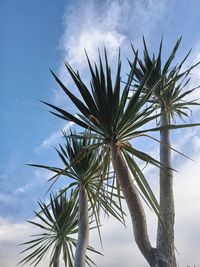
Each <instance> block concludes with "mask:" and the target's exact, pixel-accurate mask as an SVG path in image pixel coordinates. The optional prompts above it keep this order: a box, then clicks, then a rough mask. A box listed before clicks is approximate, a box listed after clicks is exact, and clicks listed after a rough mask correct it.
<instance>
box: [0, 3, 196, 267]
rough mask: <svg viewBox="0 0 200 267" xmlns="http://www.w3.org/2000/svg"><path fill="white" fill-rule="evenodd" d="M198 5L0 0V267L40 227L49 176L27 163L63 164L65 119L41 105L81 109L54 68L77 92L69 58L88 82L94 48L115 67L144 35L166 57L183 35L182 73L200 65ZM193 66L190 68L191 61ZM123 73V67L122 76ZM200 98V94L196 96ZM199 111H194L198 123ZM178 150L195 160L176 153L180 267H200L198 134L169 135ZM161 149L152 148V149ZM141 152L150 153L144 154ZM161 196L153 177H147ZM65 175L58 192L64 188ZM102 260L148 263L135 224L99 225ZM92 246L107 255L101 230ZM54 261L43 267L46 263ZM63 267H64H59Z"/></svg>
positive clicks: (152, 221)
mask: <svg viewBox="0 0 200 267" xmlns="http://www.w3.org/2000/svg"><path fill="white" fill-rule="evenodd" d="M199 10H200V2H199V1H195V0H190V1H189V0H177V1H172V0H168V1H166V0H162V1H161V0H137V1H136V0H124V1H122V0H121V1H120V0H102V1H100V0H99V1H95V0H90V1H87V0H85V1H83V0H82V1H81V0H74V1H73V0H72V1H68V0H57V1H53V0H42V1H39V0H35V1H30V0H18V1H16V0H0V32H1V41H0V73H1V74H0V90H1V98H0V128H1V139H0V140H1V142H0V151H1V153H0V266H4V267H14V266H16V264H17V262H18V261H19V259H21V257H20V256H19V255H18V253H19V251H20V249H21V248H20V247H19V246H18V244H19V243H21V242H23V241H26V240H28V237H29V235H31V234H33V233H34V231H35V229H34V228H33V227H32V226H31V225H29V224H28V223H27V222H26V220H29V219H33V216H34V215H33V210H35V209H37V201H38V200H39V199H41V200H47V199H48V195H47V194H46V192H47V190H48V188H49V186H50V184H49V183H48V182H47V180H48V178H49V177H50V174H49V173H48V172H45V171H42V170H40V169H35V168H31V167H29V166H27V165H26V164H27V163H37V164H46V165H55V166H57V165H59V164H60V163H59V161H58V159H57V157H56V153H55V150H54V146H57V145H58V143H59V142H60V140H61V135H62V134H61V129H63V128H64V129H66V131H67V129H68V128H69V125H68V124H66V122H64V121H61V120H59V119H57V118H56V117H53V116H52V115H51V114H50V113H49V112H48V108H47V107H45V106H44V105H43V104H42V103H41V102H40V101H39V100H44V101H47V102H50V103H53V104H56V105H59V106H61V107H64V108H65V109H67V110H68V111H70V112H72V113H73V112H74V113H75V112H76V110H75V109H74V107H73V105H72V104H71V103H70V101H69V100H68V99H67V98H66V97H65V96H64V94H63V93H62V92H61V90H59V88H58V86H57V85H56V84H55V81H54V80H53V78H52V76H51V74H50V71H49V68H51V69H53V70H54V71H55V72H56V73H57V74H58V75H59V77H61V79H62V80H63V81H65V83H66V84H67V85H68V87H70V90H72V92H74V93H77V91H76V88H75V87H74V86H73V84H72V82H71V81H70V80H69V76H67V73H66V71H65V69H64V67H63V65H64V64H63V62H64V61H68V62H69V63H70V64H72V66H73V67H74V68H75V69H79V71H80V73H81V74H82V76H83V77H84V79H85V80H86V82H87V79H88V76H87V73H88V69H87V65H86V59H85V56H84V49H86V50H87V52H88V54H89V56H90V58H91V59H92V60H94V61H95V60H96V59H97V54H98V52H97V50H98V48H100V49H102V47H103V46H106V48H107V51H108V55H109V60H110V62H111V65H112V66H113V68H114V67H115V63H116V58H117V55H118V49H119V47H121V54H122V61H123V64H124V65H125V66H126V62H127V61H126V59H127V57H131V56H132V52H131V47H130V43H132V44H133V45H134V46H135V47H137V48H138V49H139V51H142V36H143V35H144V36H145V38H146V40H147V43H148V47H149V49H150V51H152V53H153V52H156V51H157V49H158V46H159V42H160V39H161V37H162V36H163V39H164V48H163V52H164V57H165V56H167V55H168V54H169V52H170V51H171V50H172V47H173V45H174V44H175V41H176V40H177V39H178V38H179V37H180V36H182V38H183V39H182V42H181V47H180V50H179V52H178V54H177V61H178V60H179V61H180V60H181V59H182V58H183V57H184V56H185V55H186V53H187V52H188V51H189V49H190V48H192V52H191V54H190V57H189V59H188V61H187V63H186V67H187V66H189V65H190V64H193V63H195V62H197V61H198V60H200V32H199ZM187 64H188V65H187ZM125 69H126V68H125V67H124V71H125ZM198 85H200V70H199V68H198V67H197V68H196V69H195V70H193V73H192V79H191V82H190V84H189V87H188V88H189V89H190V88H192V87H195V86H198ZM199 96H200V94H199V92H198V90H197V91H196V92H195V93H194V95H193V96H192V98H198V97H199ZM199 115H200V109H199V108H198V107H196V108H195V109H194V111H193V120H194V121H195V122H199ZM172 146H173V147H174V148H176V149H178V150H179V151H181V152H183V153H185V154H187V155H188V156H189V157H191V158H192V159H194V160H195V161H194V162H193V161H191V160H188V159H186V158H183V157H182V156H180V155H177V154H173V164H174V166H175V167H176V169H177V173H175V174H174V192H175V205H176V224H175V231H176V241H175V244H176V247H177V250H178V252H179V253H178V254H177V262H178V264H179V266H181V267H182V266H185V267H186V266H187V265H190V266H194V264H195V266H196V267H198V266H200V258H199V249H200V229H199V225H200V177H199V173H200V129H194V128H193V129H191V130H178V131H176V132H174V133H173V139H172ZM150 148H151V151H148V152H151V153H155V154H156V153H157V147H156V144H154V146H153V147H152V146H151V145H150ZM144 150H145V148H144ZM148 177H149V182H150V184H151V185H152V186H153V187H154V189H155V192H156V190H157V187H156V185H157V182H158V181H157V178H158V177H157V171H153V172H152V171H151V172H149V173H148ZM66 182H67V181H66V179H64V178H61V180H60V181H58V183H57V184H56V185H55V186H54V187H53V190H54V191H56V190H57V189H59V188H60V187H62V186H64V185H65V184H66ZM146 213H147V219H148V227H149V233H150V238H151V240H152V243H154V244H155V233H156V217H155V215H154V214H152V213H151V212H150V211H149V210H148V209H146ZM102 236H103V241H104V249H103V254H104V257H99V256H98V257H97V256H93V259H94V260H95V262H96V263H97V265H98V266H101V267H106V266H110V267H114V266H115V267H121V266H126V267H131V266H137V267H147V266H148V265H147V264H146V262H145V260H144V259H143V257H142V256H141V254H140V252H139V250H138V249H137V247H136V245H135V242H134V241H133V235H132V229H131V223H130V218H129V217H128V218H127V228H126V229H124V228H123V226H121V225H120V224H119V223H117V222H115V221H114V220H113V219H112V218H110V219H109V220H106V221H105V224H104V226H103V228H102ZM90 240H91V244H92V245H94V246H95V247H97V248H98V249H101V247H100V245H99V242H98V241H97V233H95V232H94V231H93V232H92V233H91V238H90ZM47 262H48V259H46V261H44V262H42V263H41V265H40V266H41V267H44V266H47V265H46V264H47ZM61 266H62V265H61Z"/></svg>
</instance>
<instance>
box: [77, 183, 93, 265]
mask: <svg viewBox="0 0 200 267" xmlns="http://www.w3.org/2000/svg"><path fill="white" fill-rule="evenodd" d="M78 212H79V217H78V242H77V247H76V253H75V265H74V266H75V267H85V256H86V250H87V247H88V242H89V219H88V196H87V191H86V189H85V186H84V185H83V184H81V185H80V189H79V210H78Z"/></svg>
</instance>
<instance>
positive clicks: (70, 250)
mask: <svg viewBox="0 0 200 267" xmlns="http://www.w3.org/2000/svg"><path fill="white" fill-rule="evenodd" d="M38 204H39V207H40V211H39V212H35V220H32V221H28V222H29V223H31V224H32V225H34V226H36V227H37V228H39V229H40V230H41V231H42V233H39V234H36V235H33V236H31V237H32V239H31V240H30V241H27V242H24V243H22V244H21V245H23V246H26V247H27V248H26V249H24V250H23V251H22V252H21V253H26V254H27V253H28V255H26V256H25V257H24V258H23V260H22V261H20V262H19V264H26V263H29V264H30V265H33V266H37V265H38V264H39V263H40V261H41V260H42V259H43V258H44V257H45V256H46V255H47V253H50V252H51V254H50V263H49V266H50V267H51V266H53V263H54V261H55V260H56V258H57V257H58V256H59V255H60V254H61V252H62V254H63V260H64V262H65V267H73V266H74V264H73V262H74V250H75V248H76V244H77V240H76V239H75V238H74V237H73V236H74V234H76V233H77V232H78V202H77V199H76V197H75V195H74V194H73V192H72V193H71V194H70V196H69V197H66V194H64V193H60V194H59V195H53V194H51V195H50V203H49V204H48V205H47V204H45V203H44V202H41V201H39V202H38ZM88 250H89V251H93V252H96V253H99V252H97V251H96V250H95V249H94V248H92V247H88ZM99 254H100V253H99ZM85 260H86V263H87V264H88V266H91V264H94V262H93V261H92V260H91V259H90V258H89V257H88V256H86V259H85Z"/></svg>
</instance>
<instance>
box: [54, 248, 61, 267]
mask: <svg viewBox="0 0 200 267" xmlns="http://www.w3.org/2000/svg"><path fill="white" fill-rule="evenodd" d="M59 256H60V250H59V248H58V247H56V248H55V253H54V258H53V267H59Z"/></svg>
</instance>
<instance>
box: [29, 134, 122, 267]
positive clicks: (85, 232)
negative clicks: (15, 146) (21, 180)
mask: <svg viewBox="0 0 200 267" xmlns="http://www.w3.org/2000/svg"><path fill="white" fill-rule="evenodd" d="M64 138H65V144H64V145H59V147H60V149H56V151H57V153H58V155H59V158H60V159H61V161H62V163H63V164H64V168H57V167H50V166H45V165H36V164H30V165H31V166H34V167H40V168H45V169H48V170H50V171H53V172H54V173H55V175H53V177H52V178H50V180H53V179H56V180H57V179H58V178H59V177H60V176H61V175H64V176H66V177H68V178H70V179H71V183H70V184H69V185H68V186H67V188H65V189H64V191H68V190H69V189H73V194H74V196H75V198H77V199H78V200H77V201H78V241H77V245H76V252H75V261H74V266H75V267H84V266H85V263H86V261H85V259H86V250H87V248H88V242H89V218H90V217H91V218H94V220H95V222H96V226H97V229H98V232H99V236H100V231H99V226H100V224H101V222H100V217H99V213H100V211H101V210H103V211H104V212H105V213H106V214H107V215H108V214H112V215H113V216H114V217H115V218H116V219H118V220H120V221H121V222H123V215H124V214H123V212H122V211H121V209H120V206H119V205H118V204H117V202H116V201H115V200H114V198H113V196H114V191H111V190H110V187H109V183H108V184H107V185H108V186H107V185H106V184H105V182H104V183H103V181H104V177H105V176H106V180H107V182H109V181H108V180H109V178H110V177H109V176H108V175H107V174H108V173H107V171H108V166H107V165H105V164H104V159H103V157H102V153H98V152H97V150H96V149H93V150H88V147H90V146H92V147H93V148H95V147H96V146H98V142H97V140H95V139H88V138H87V136H83V137H82V138H80V137H79V136H76V133H75V132H71V135H70V136H69V137H67V136H66V134H65V133H64ZM102 164H104V166H102ZM111 178H112V177H111ZM113 190H114V189H113ZM119 200H120V199H119ZM100 238H101V236H100Z"/></svg>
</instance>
